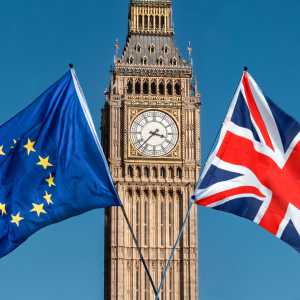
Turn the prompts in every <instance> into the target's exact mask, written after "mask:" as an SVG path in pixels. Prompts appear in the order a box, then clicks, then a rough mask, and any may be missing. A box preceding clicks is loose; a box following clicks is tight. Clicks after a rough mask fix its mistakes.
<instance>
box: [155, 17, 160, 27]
mask: <svg viewBox="0 0 300 300" xmlns="http://www.w3.org/2000/svg"><path fill="white" fill-rule="evenodd" d="M155 28H156V29H159V16H155Z"/></svg>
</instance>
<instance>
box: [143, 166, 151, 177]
mask: <svg viewBox="0 0 300 300" xmlns="http://www.w3.org/2000/svg"><path fill="white" fill-rule="evenodd" d="M149 173H150V172H149V168H148V167H145V168H144V176H145V177H147V178H148V177H149V176H150V174H149Z"/></svg>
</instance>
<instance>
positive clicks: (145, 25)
mask: <svg viewBox="0 0 300 300" xmlns="http://www.w3.org/2000/svg"><path fill="white" fill-rule="evenodd" d="M144 29H145V30H147V29H148V16H144Z"/></svg>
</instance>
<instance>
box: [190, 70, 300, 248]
mask: <svg viewBox="0 0 300 300" xmlns="http://www.w3.org/2000/svg"><path fill="white" fill-rule="evenodd" d="M299 141H300V125H299V123H297V122H296V121H295V120H294V119H293V118H292V117H291V116H289V115H288V114H286V113H285V112H284V111H283V110H281V109H280V108H279V107H278V106H276V105H275V104H274V103H273V102H272V101H271V100H270V99H269V98H268V97H266V96H265V95H264V93H263V92H262V90H261V89H260V88H259V86H258V85H257V83H256V82H255V80H254V79H253V78H252V77H251V75H250V74H249V73H248V72H247V71H245V72H244V73H243V76H242V79H241V82H240V84H239V86H238V89H237V91H236V93H235V96H234V98H233V101H232V103H231V105H230V108H229V111H228V114H227V116H226V119H225V121H224V124H223V127H222V129H221V132H220V137H219V140H218V143H217V145H216V148H215V149H214V151H213V152H212V154H211V156H210V158H209V159H208V161H207V163H206V165H205V168H204V171H203V173H202V176H201V179H200V181H199V184H198V186H197V189H196V192H195V194H194V197H193V198H194V200H195V202H196V203H197V204H199V205H202V206H206V207H211V208H214V209H217V210H221V211H225V212H228V213H232V214H235V215H238V216H240V217H243V218H246V219H249V220H251V221H253V222H254V223H257V224H258V225H260V226H261V227H263V228H264V229H266V230H267V231H269V232H270V233H272V234H273V235H275V236H277V237H278V238H280V239H281V240H283V241H285V242H286V243H288V244H289V245H290V246H292V247H293V248H295V249H296V250H297V251H299V252H300V143H299Z"/></svg>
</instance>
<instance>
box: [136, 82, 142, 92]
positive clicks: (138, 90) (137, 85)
mask: <svg viewBox="0 0 300 300" xmlns="http://www.w3.org/2000/svg"><path fill="white" fill-rule="evenodd" d="M135 93H136V94H137V95H139V94H140V93H141V81H140V80H137V81H136V83H135Z"/></svg>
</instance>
